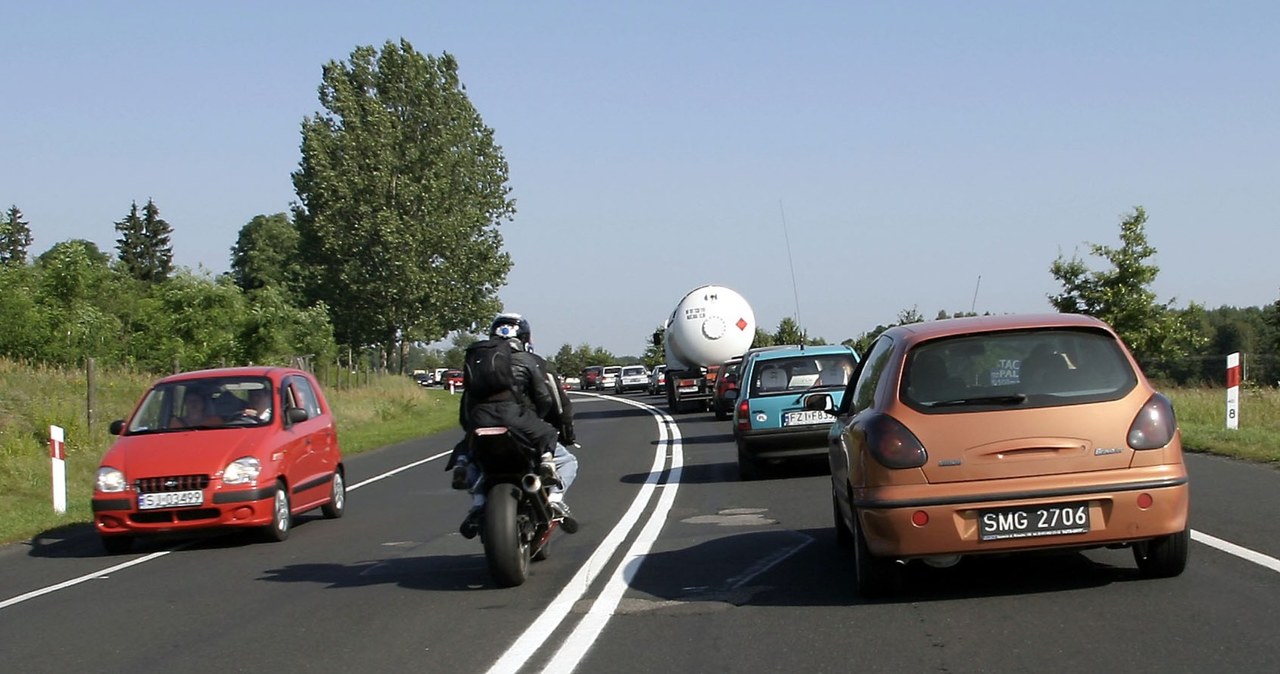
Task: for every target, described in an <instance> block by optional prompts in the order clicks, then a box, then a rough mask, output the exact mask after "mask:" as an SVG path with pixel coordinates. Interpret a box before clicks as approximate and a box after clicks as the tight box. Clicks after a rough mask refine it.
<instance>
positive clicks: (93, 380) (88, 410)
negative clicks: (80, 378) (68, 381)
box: [84, 358, 98, 435]
mask: <svg viewBox="0 0 1280 674" xmlns="http://www.w3.org/2000/svg"><path fill="white" fill-rule="evenodd" d="M84 368H85V375H86V376H85V380H86V385H87V386H88V389H89V390H88V391H86V393H85V402H86V405H85V422H86V426H88V429H89V434H90V435H91V434H92V433H93V408H95V407H97V406H98V394H97V390H98V373H97V368H96V367H94V360H93V359H92V358H87V359H85V362H84Z"/></svg>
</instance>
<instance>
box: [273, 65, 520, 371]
mask: <svg viewBox="0 0 1280 674" xmlns="http://www.w3.org/2000/svg"><path fill="white" fill-rule="evenodd" d="M319 93H320V104H321V105H322V106H323V108H324V111H322V112H319V113H317V114H316V115H315V116H313V117H312V116H309V117H307V118H306V119H304V120H303V124H302V159H301V161H300V162H299V167H298V170H297V171H295V172H294V173H293V184H294V188H295V190H296V191H297V194H298V199H299V204H298V206H297V207H296V209H295V213H294V223H295V224H296V226H297V228H298V233H299V235H300V240H299V256H300V258H301V259H302V261H303V263H304V265H305V286H306V294H307V299H308V300H311V301H316V300H320V301H323V302H324V303H325V305H326V306H327V307H329V310H330V315H331V317H332V319H333V325H334V332H335V336H336V338H337V339H338V341H339V342H340V343H342V344H346V345H350V346H367V345H379V346H385V347H391V346H392V345H393V344H394V343H395V342H396V341H397V340H405V339H412V340H416V341H423V342H431V341H436V340H439V339H441V338H443V337H445V336H446V335H447V334H448V333H449V332H452V331H457V330H466V329H469V328H470V327H472V326H473V325H476V324H486V323H487V322H488V320H489V318H490V316H491V315H492V312H493V311H495V310H496V309H497V308H498V307H499V301H498V299H497V291H498V288H500V287H501V286H503V285H505V283H506V276H507V272H508V271H509V270H510V268H511V259H510V256H509V255H508V254H507V253H505V252H503V250H502V236H501V234H499V232H498V225H499V223H500V221H501V220H504V219H506V220H509V219H510V218H511V217H512V216H513V215H514V213H515V204H514V202H513V201H512V200H511V199H509V198H508V193H509V191H510V189H509V188H508V187H507V184H506V183H507V162H506V160H505V159H504V158H503V156H502V150H501V148H500V147H499V146H498V145H497V144H496V143H495V142H494V134H493V130H492V129H490V128H488V127H486V126H485V125H484V122H483V121H482V120H481V118H480V113H479V112H477V110H476V109H475V107H474V106H473V105H472V104H471V101H470V100H469V99H468V98H467V95H466V91H465V87H464V86H463V85H462V82H461V81H460V80H459V78H458V63H457V60H456V59H454V57H453V56H452V55H450V54H448V53H444V54H442V55H441V56H438V57H437V56H432V55H426V54H422V53H419V52H417V51H415V50H414V49H413V47H412V46H411V45H410V44H409V43H408V42H407V41H405V40H401V41H400V42H399V43H395V42H390V41H388V42H387V43H385V44H384V45H383V47H382V50H381V51H379V50H377V49H375V48H374V47H372V46H362V47H357V48H356V49H355V50H354V51H353V52H352V53H351V57H350V60H349V61H347V62H343V63H339V62H334V61H330V62H329V63H328V64H326V65H325V66H324V69H323V76H322V82H321V85H320V92H319Z"/></svg>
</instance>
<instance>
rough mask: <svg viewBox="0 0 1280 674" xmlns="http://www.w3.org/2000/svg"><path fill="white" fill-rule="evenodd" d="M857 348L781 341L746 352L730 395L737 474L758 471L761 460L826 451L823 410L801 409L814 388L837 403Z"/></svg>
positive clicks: (749, 477)
mask: <svg viewBox="0 0 1280 674" xmlns="http://www.w3.org/2000/svg"><path fill="white" fill-rule="evenodd" d="M857 363H858V354H857V353H856V352H855V351H854V350H853V349H852V348H851V347H848V346H843V345H825V346H805V347H800V346H786V347H770V348H767V349H759V350H753V351H749V352H747V354H746V355H745V356H744V357H743V359H742V367H741V369H740V370H739V372H738V375H739V377H738V382H739V388H738V392H737V397H736V399H735V400H734V401H733V437H734V440H735V441H736V443H737V446H738V476H739V478H740V479H743V480H754V479H756V478H758V477H760V471H761V467H762V465H763V463H764V462H765V461H771V460H777V459H788V458H794V457H799V456H808V455H815V456H826V454H827V431H828V430H830V428H831V422H832V421H833V419H832V417H831V415H829V414H827V413H826V412H823V411H813V410H806V409H805V406H804V401H805V398H807V397H808V396H809V395H810V394H813V393H825V394H827V395H829V396H831V398H832V401H833V404H835V405H839V404H840V400H841V399H842V398H843V397H844V390H845V387H846V386H847V385H848V383H849V377H850V375H851V374H852V373H853V370H854V367H855V366H856V365H857Z"/></svg>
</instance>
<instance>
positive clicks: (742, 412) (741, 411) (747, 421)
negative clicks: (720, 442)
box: [738, 399, 751, 431]
mask: <svg viewBox="0 0 1280 674" xmlns="http://www.w3.org/2000/svg"><path fill="white" fill-rule="evenodd" d="M738 430H740V431H749V430H751V403H750V401H747V400H745V399H744V400H739V401H738Z"/></svg>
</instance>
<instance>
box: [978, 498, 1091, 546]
mask: <svg viewBox="0 0 1280 674" xmlns="http://www.w3.org/2000/svg"><path fill="white" fill-rule="evenodd" d="M1088 531H1089V504H1088V503H1046V504H1043V505H1034V506H1019V507H1015V508H993V509H991V510H982V511H979V513H978V540H982V541H1002V540H1005V539H1009V538H1031V537H1035V536H1061V535H1064V534H1083V533H1088Z"/></svg>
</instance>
